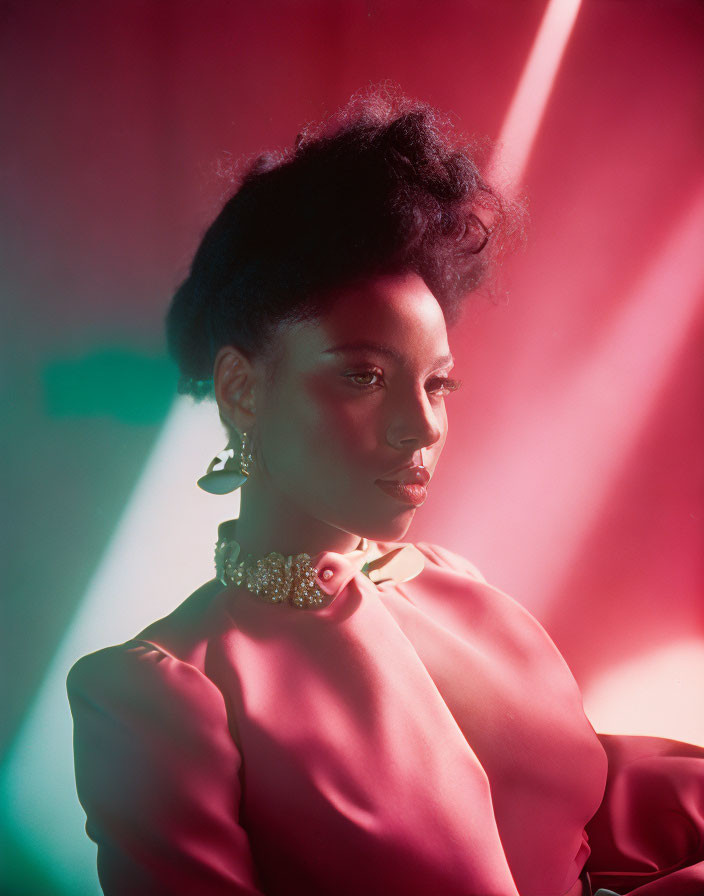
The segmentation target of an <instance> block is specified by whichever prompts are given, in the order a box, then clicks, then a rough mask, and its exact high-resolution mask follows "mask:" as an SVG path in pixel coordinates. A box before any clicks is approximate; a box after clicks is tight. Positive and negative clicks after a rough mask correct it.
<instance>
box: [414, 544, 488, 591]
mask: <svg viewBox="0 0 704 896" xmlns="http://www.w3.org/2000/svg"><path fill="white" fill-rule="evenodd" d="M415 547H417V548H418V550H419V551H421V553H422V554H423V555H424V556H425V557H427V558H428V559H429V560H431V561H432V562H433V563H435V564H436V565H437V566H441V567H443V568H445V569H451V570H453V572H459V573H462V574H464V575H466V576H469V578H471V579H474V580H475V581H477V582H482V583H483V584H485V585H486V584H488V582H487V580H486V579H485V578H484V576H483V575H482V574H481V572H480V571H479V570H478V569H477V567H476V566H475V565H474V564H473V563H472V562H470V561H469V560H467V558H466V557H463V556H462V555H461V554H458V553H456V552H455V551H451V550H450V549H449V548H444V547H442V546H441V545H438V544H430V543H429V542H426V541H418V542H415Z"/></svg>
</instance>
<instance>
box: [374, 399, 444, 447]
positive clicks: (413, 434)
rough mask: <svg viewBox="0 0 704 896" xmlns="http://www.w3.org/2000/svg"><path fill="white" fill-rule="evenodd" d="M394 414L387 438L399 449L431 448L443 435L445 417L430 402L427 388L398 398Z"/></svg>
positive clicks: (395, 402)
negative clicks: (418, 392)
mask: <svg viewBox="0 0 704 896" xmlns="http://www.w3.org/2000/svg"><path fill="white" fill-rule="evenodd" d="M394 411H395V413H394V416H393V420H392V422H391V423H390V424H389V427H388V430H387V440H388V442H389V444H390V445H393V446H394V447H395V448H397V449H401V450H404V449H405V450H406V451H408V450H409V448H411V449H413V450H418V449H419V448H429V447H430V446H431V445H434V444H435V443H436V442H437V441H439V439H440V438H441V437H442V434H443V428H444V419H443V417H440V416H439V415H440V414H441V413H442V411H438V410H436V409H435V408H434V407H433V405H432V404H431V402H430V399H429V398H428V395H427V393H426V392H425V390H422V392H421V394H420V395H418V394H417V393H416V394H414V395H412V396H407V397H405V398H404V399H401V398H397V399H396V400H395V401H394Z"/></svg>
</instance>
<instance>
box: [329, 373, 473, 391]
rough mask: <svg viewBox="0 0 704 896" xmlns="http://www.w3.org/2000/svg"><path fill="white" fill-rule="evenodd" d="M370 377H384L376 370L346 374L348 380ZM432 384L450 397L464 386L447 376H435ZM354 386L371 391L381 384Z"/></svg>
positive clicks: (459, 381)
mask: <svg viewBox="0 0 704 896" xmlns="http://www.w3.org/2000/svg"><path fill="white" fill-rule="evenodd" d="M370 375H371V376H378V377H380V376H382V374H381V373H378V372H377V371H376V370H363V371H360V372H358V373H348V374H346V376H347V377H348V379H353V378H354V377H356V376H370ZM430 382H431V383H433V382H435V383H440V384H441V388H442V389H445V390H446V392H445V395H450V394H451V393H452V392H456V391H457V390H458V389H459V388H460V386H461V385H462V380H455V379H451V378H450V377H446V376H435V377H433V378H432V379H431V381H430ZM354 385H355V387H356V388H357V389H371V388H372V387H373V386H378V385H379V384H378V383H365V384H360V383H355V384H354ZM431 391H432V392H436V393H439V392H440V390H439V389H433V390H431Z"/></svg>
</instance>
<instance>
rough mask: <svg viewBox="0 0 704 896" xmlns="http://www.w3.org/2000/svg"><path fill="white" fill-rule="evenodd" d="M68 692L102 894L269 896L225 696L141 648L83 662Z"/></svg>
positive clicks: (131, 644) (112, 650)
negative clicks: (244, 813) (254, 848)
mask: <svg viewBox="0 0 704 896" xmlns="http://www.w3.org/2000/svg"><path fill="white" fill-rule="evenodd" d="M67 691H68V697H69V703H70V706H71V712H72V715H73V723H74V761H75V770H76V787H77V791H78V798H79V800H80V802H81V805H82V806H83V809H84V810H85V813H86V833H87V834H88V836H89V837H90V838H91V840H93V841H95V843H96V844H97V846H98V859H97V861H98V877H99V880H100V884H101V886H102V888H103V891H104V893H105V894H106V896H127V894H130V896H134V894H138V893H144V894H146V893H149V894H150V896H166V894H183V893H198V894H199V896H225V894H227V896H245V894H247V896H255V894H259V896H261V891H260V890H259V889H258V886H257V882H256V873H255V869H254V863H253V859H252V854H251V851H250V846H249V841H248V838H247V834H246V832H245V830H244V829H243V827H242V826H241V825H240V824H239V820H238V816H239V801H240V787H241V785H240V779H239V774H238V773H239V769H240V765H241V755H240V752H239V750H238V748H237V746H236V744H235V742H234V741H233V739H232V737H231V735H230V732H229V730H228V725H227V715H226V708H225V702H224V699H223V696H222V694H221V693H220V691H219V690H218V688H217V687H216V686H215V685H214V684H213V683H212V682H211V681H210V680H209V679H208V678H207V677H206V676H205V675H203V674H202V673H201V672H200V671H199V670H198V669H196V668H195V667H194V666H191V665H190V664H188V663H185V662H182V661H180V660H178V659H176V658H175V657H173V656H171V655H168V654H166V653H163V652H162V651H161V650H159V649H157V648H156V647H155V646H153V645H152V644H149V643H147V642H143V641H138V640H135V641H128V642H126V643H125V644H120V645H117V646H115V647H107V648H104V649H102V650H98V651H96V652H95V653H92V654H89V655H87V656H84V657H82V658H81V659H80V660H78V662H77V663H76V664H75V665H74V666H73V667H72V669H71V671H70V672H69V675H68V679H67Z"/></svg>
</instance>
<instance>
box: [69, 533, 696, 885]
mask: <svg viewBox="0 0 704 896" xmlns="http://www.w3.org/2000/svg"><path fill="white" fill-rule="evenodd" d="M398 547H399V545H397V544H387V545H379V548H380V549H382V550H381V552H383V550H387V551H388V550H390V549H391V548H398ZM414 550H416V551H419V552H420V554H421V555H422V559H423V563H424V567H423V568H422V570H421V571H420V572H419V573H418V574H417V575H415V576H414V577H413V578H411V579H409V580H407V581H401V582H399V581H396V580H395V579H394V578H389V579H387V580H386V581H381V582H379V583H377V584H375V583H374V582H373V581H371V580H370V578H368V576H367V575H365V574H364V572H362V569H361V568H362V564H363V562H364V559H365V557H364V554H363V553H362V552H356V553H355V554H351V555H350V554H345V555H341V554H337V553H335V552H331V551H327V552H324V553H321V554H318V555H317V556H316V557H314V558H312V563H313V565H314V566H317V568H318V569H319V570H320V572H319V576H318V579H317V582H318V584H319V586H320V588H321V589H322V590H323V591H324V592H325V593H326V595H328V598H329V599H328V601H327V603H326V604H325V605H324V606H322V607H317V608H313V609H299V608H296V607H291V606H289V605H287V604H271V603H267V602H266V601H264V600H262V599H261V598H259V597H257V596H256V595H254V594H251V593H250V592H248V591H246V590H244V589H241V588H235V587H228V588H224V587H223V586H222V584H221V583H219V582H218V581H216V580H215V581H212V582H209V583H207V584H206V585H204V586H203V587H202V588H200V589H199V590H198V591H196V592H195V593H194V594H192V595H191V596H190V597H189V598H188V599H187V600H185V601H184V602H183V603H182V604H181V605H180V606H178V607H177V608H176V609H175V610H174V611H173V612H172V613H170V614H169V615H168V616H166V617H165V618H163V619H160V620H158V621H156V622H154V623H152V624H151V625H149V626H148V627H147V628H146V629H144V630H143V631H142V632H140V633H139V634H138V635H137V637H136V638H134V639H133V640H130V641H127V642H125V643H124V644H119V645H116V646H113V647H107V648H104V649H102V650H98V651H96V652H95V653H92V654H89V655H88V656H85V657H83V658H81V659H80V660H79V661H78V662H77V663H76V664H75V665H74V666H73V668H72V669H71V671H70V673H69V677H68V682H67V685H68V694H69V700H70V704H71V710H72V713H73V717H74V751H75V763H76V782H77V789H78V796H79V798H80V801H81V804H82V805H83V808H84V809H85V812H86V817H87V821H86V832H87V834H88V836H89V837H90V838H91V839H92V840H94V841H95V842H96V843H97V845H98V874H99V878H100V882H101V885H102V887H103V890H104V892H105V893H106V894H108V896H113V894H153V896H162V894H191V893H192V894H197V896H225V894H229V896H235V894H266V896H298V894H301V896H302V894H306V896H311V894H315V896H323V894H330V896H332V894H335V896H376V894H378V896H382V894H383V896H389V894H402V896H435V894H438V896H517V894H520V896H563V894H566V893H568V892H569V893H570V894H573V893H574V894H579V893H581V891H582V884H581V883H580V880H579V878H580V874H581V873H583V871H584V870H585V869H586V870H588V871H589V872H590V876H591V885H592V886H594V888H595V889H596V886H602V887H613V888H614V889H615V890H616V891H617V892H618V893H625V892H629V891H630V892H633V893H635V894H638V896H687V894H692V896H694V894H699V896H701V894H704V846H703V844H704V749H701V748H699V747H694V746H691V745H687V744H680V743H678V742H676V741H671V740H665V739H662V738H650V737H644V738H640V737H627V736H615V735H597V734H596V733H595V731H594V729H593V728H592V726H591V725H590V723H589V721H588V719H587V718H586V716H585V715H584V711H583V707H582V699H581V695H580V691H579V688H578V686H577V684H576V682H575V680H574V678H573V676H572V674H571V672H570V670H569V668H568V666H567V665H566V663H565V661H564V659H563V658H562V656H561V655H560V653H559V651H558V650H557V648H556V647H555V645H554V644H553V642H552V641H551V639H550V637H549V636H548V634H547V633H546V632H545V630H544V629H543V628H542V627H541V625H540V624H539V623H538V622H537V620H536V619H535V618H534V617H533V616H531V614H530V613H528V612H527V611H526V610H525V609H524V608H523V607H522V606H521V605H520V604H519V603H517V602H516V601H515V600H513V599H512V598H511V597H509V596H508V595H506V594H504V593H503V592H501V591H500V590H498V589H497V588H494V587H492V586H491V585H489V584H487V583H486V581H485V580H484V579H483V578H482V576H481V575H480V574H479V573H478V572H477V570H476V569H475V568H474V566H472V564H470V563H469V562H468V561H467V560H465V559H464V558H463V557H461V556H459V555H458V554H455V553H453V552H451V551H449V550H447V549H444V548H441V547H439V546H437V545H431V544H426V543H418V544H416V545H415V548H414ZM325 570H330V571H331V572H328V573H325V574H324V571H325ZM607 772H608V774H607ZM585 863H586V865H585ZM585 880H586V878H585ZM589 886H590V884H589V883H588V882H587V883H585V890H584V892H588V887H589Z"/></svg>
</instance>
